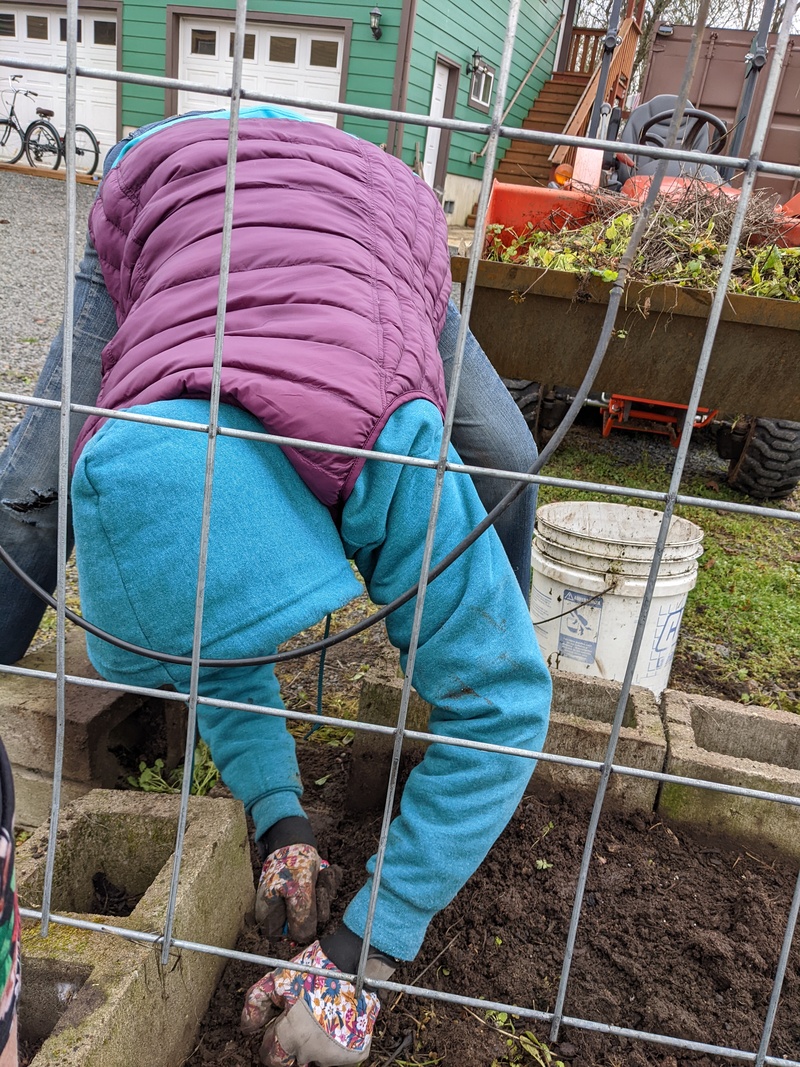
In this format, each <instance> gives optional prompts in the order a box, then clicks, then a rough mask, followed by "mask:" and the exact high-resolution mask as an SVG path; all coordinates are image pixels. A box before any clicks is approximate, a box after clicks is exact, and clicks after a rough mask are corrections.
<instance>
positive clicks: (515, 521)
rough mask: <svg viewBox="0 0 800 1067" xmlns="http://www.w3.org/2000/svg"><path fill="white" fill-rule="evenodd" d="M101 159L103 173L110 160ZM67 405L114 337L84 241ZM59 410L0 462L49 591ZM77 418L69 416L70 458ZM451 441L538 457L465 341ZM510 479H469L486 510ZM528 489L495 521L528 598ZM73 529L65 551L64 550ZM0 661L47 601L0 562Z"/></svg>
mask: <svg viewBox="0 0 800 1067" xmlns="http://www.w3.org/2000/svg"><path fill="white" fill-rule="evenodd" d="M115 154H116V153H115V150H114V149H112V151H111V152H110V153H109V156H108V158H107V160H106V169H107V168H108V166H109V165H110V163H111V161H112V160H113V159H114V158H115ZM73 306H74V332H73V359H72V402H73V403H75V404H94V403H95V402H96V400H97V394H98V391H99V389H100V373H101V353H102V351H103V348H104V347H105V345H106V344H107V343H108V342H109V341H110V340H111V338H112V337H113V336H114V334H115V333H116V331H117V320H116V315H115V313H114V307H113V304H112V302H111V298H110V297H109V295H108V291H107V290H106V287H105V283H104V281H103V275H102V273H101V270H100V264H99V261H98V257H97V253H96V251H95V249H94V247H93V245H92V243H91V241H90V240H89V239H88V238H87V241H86V249H85V251H84V256H83V260H82V262H81V264H80V268H79V270H78V274H77V277H76V280H75V294H74V305H73ZM459 321H460V313H459V311H458V309H457V308H456V306H455V304H454V303H453V302H452V301H451V302H450V305H449V307H448V311H447V320H446V323H445V328H444V330H443V332H442V336H441V338H440V341H439V352H440V354H441V357H442V362H443V364H444V373H445V382H446V384H447V385H448V387H449V383H450V375H451V372H452V363H453V357H454V355H455V345H456V338H457V335H458V326H459ZM62 358H63V331H59V333H58V335H57V336H56V338H55V340H54V341H53V343H52V345H51V346H50V352H49V354H48V357H47V360H46V362H45V365H44V369H43V370H42V373H41V375H40V377H39V381H38V383H37V386H36V393H35V395H36V396H38V397H43V398H47V399H51V400H60V398H61V365H62ZM59 418H60V416H59V412H58V410H57V409H55V408H39V407H29V408H28V409H27V411H26V413H25V416H24V418H23V419H22V422H20V423H19V425H18V426H17V427H16V428H15V429H14V431H13V432H12V434H11V437H10V439H9V442H8V445H7V447H6V449H5V451H4V452H3V454H2V455H1V456H0V545H2V546H3V548H5V549H6V551H7V552H8V553H9V554H10V555H11V556H12V557H13V559H14V560H16V562H17V563H18V564H19V565H20V566H21V567H22V569H23V570H24V571H25V572H26V573H27V574H29V575H30V576H31V578H33V579H34V581H35V582H37V583H38V584H39V585H40V586H42V587H43V588H44V589H46V590H47V591H48V592H52V591H53V590H54V589H55V585H56V573H57V569H56V568H57V560H56V555H57V553H56V545H57V519H58V492H57V489H58V441H59ZM84 418H85V416H83V415H73V417H72V419H71V423H70V455H71V453H72V448H73V445H74V443H75V438H76V437H77V435H78V432H79V431H80V427H81V425H82V424H83V422H84ZM453 445H454V446H455V448H456V451H457V452H458V453H459V455H460V456H461V458H462V460H463V462H464V463H467V464H471V465H475V466H482V467H494V468H497V469H499V470H511V471H527V470H528V469H529V468H530V467H531V465H532V464H533V462H534V460H535V458H536V448H535V445H534V443H533V438H532V437H531V434H530V431H529V430H528V427H527V425H526V423H525V420H524V419H523V417H522V415H521V414H520V412H519V410H518V409H517V407H516V405H515V404H514V402H513V400H512V399H511V397H510V395H509V393H508V390H507V389H506V388H505V386H504V385H503V383H502V382H501V381H500V379H499V377H498V376H497V373H496V372H495V370H494V368H493V367H492V365H491V364H490V363H489V360H488V359H487V358H486V355H485V354H484V352H483V350H482V349H481V347H480V345H479V344H478V342H477V341H476V340H475V338H474V337H473V335H472V334H471V333H469V334H468V336H467V344H466V350H465V353H464V364H463V368H462V372H461V382H460V386H459V394H458V406H457V408H456V415H455V422H454V425H453ZM512 484H513V483H512V482H510V481H507V480H505V479H496V478H491V477H488V476H482V477H479V478H475V486H476V488H477V490H478V495H479V496H480V499H481V502H482V503H483V505H484V507H485V508H486V510H487V511H489V510H490V509H491V508H492V507H493V506H494V505H495V504H496V503H497V502H498V501H499V500H500V499H501V498H502V497H503V496H504V495H505V494H506V492H508V490H509V489H510V488H511V485H512ZM535 507H536V489H535V487H534V486H531V487H529V488H528V489H527V490H525V492H524V493H523V494H522V496H520V497H519V499H518V500H516V501H515V502H514V504H513V505H512V507H510V508H509V509H508V510H507V511H506V512H505V513H504V514H503V515H502V517H501V518H500V519H499V520H498V522H497V524H496V528H497V532H498V534H499V536H500V540H501V542H502V543H503V547H504V548H505V550H506V554H507V555H508V558H509V560H510V561H511V565H512V567H513V569H514V574H515V575H516V578H517V581H518V582H519V584H520V587H521V588H522V591H523V595H524V596H525V599H526V600H527V599H528V591H529V587H530V554H531V540H532V538H533V521H534V511H535ZM72 545H73V535H72V527H71V524H70V528H69V531H68V550H69V551H71V550H72ZM0 605H2V611H1V612H0V663H15V662H16V661H17V660H19V659H21V658H22V657H23V656H24V655H25V653H26V651H27V649H28V645H29V644H30V642H31V640H32V638H33V635H34V634H35V633H36V630H37V628H38V626H39V623H40V622H41V618H42V615H43V613H44V609H45V605H44V604H43V602H42V601H41V600H39V598H38V597H37V596H36V595H35V594H34V593H32V592H30V590H29V589H28V588H27V587H26V586H24V585H23V584H22V582H20V581H19V579H18V578H16V577H15V575H13V574H12V573H11V571H10V570H9V569H8V568H7V567H6V566H5V565H3V564H2V562H0Z"/></svg>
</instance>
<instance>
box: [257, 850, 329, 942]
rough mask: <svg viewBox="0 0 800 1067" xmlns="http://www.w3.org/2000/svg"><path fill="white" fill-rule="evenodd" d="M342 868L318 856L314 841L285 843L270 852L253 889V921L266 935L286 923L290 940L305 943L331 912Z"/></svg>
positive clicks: (276, 934) (276, 933)
mask: <svg viewBox="0 0 800 1067" xmlns="http://www.w3.org/2000/svg"><path fill="white" fill-rule="evenodd" d="M340 878H341V872H340V871H339V868H338V867H331V866H330V864H329V863H327V861H326V860H321V859H320V857H319V853H318V852H317V850H316V849H315V848H314V846H313V845H286V846H285V847H284V848H278V849H276V850H275V851H274V852H271V853H270V854H269V855H268V856H267V858H266V860H265V861H264V866H263V867H262V868H261V877H260V878H259V880H258V889H257V890H256V922H257V923H258V924H259V926H260V927H261V928H262V929H263V930H264V932H265V933H266V935H267V937H269V938H271V939H273V940H274V939H275V938H278V937H281V936H282V935H283V933H284V931H285V930H286V927H287V926H288V934H289V937H290V938H291V939H292V941H297V942H299V943H300V944H306V943H307V942H309V941H312V940H313V939H314V938H315V937H316V936H317V924H321V925H324V924H325V923H326V922H327V921H328V919H330V915H331V901H332V900H333V898H334V896H335V895H336V890H337V889H338V888H339V880H340Z"/></svg>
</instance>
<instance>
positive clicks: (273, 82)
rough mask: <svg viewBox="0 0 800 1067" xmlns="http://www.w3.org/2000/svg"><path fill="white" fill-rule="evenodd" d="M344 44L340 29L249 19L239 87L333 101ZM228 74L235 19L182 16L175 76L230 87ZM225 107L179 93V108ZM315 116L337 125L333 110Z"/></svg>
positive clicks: (336, 95) (221, 102)
mask: <svg viewBox="0 0 800 1067" xmlns="http://www.w3.org/2000/svg"><path fill="white" fill-rule="evenodd" d="M343 48H344V33H339V32H336V31H330V30H317V29H309V28H308V27H298V26H279V25H276V24H272V23H270V24H269V25H265V24H263V23H262V24H258V23H255V24H251V23H248V24H247V27H246V32H245V47H244V68H243V75H242V86H243V88H244V89H245V90H247V89H250V90H251V91H253V92H259V93H274V94H275V95H279V96H297V97H305V98H307V99H314V100H331V101H337V100H338V99H339V87H340V83H341V76H342V51H343ZM232 75H233V20H232V19H231V20H212V19H198V18H184V19H182V20H181V32H180V70H179V74H178V76H179V77H180V78H182V79H185V80H187V81H193V82H200V83H201V84H204V85H220V86H222V85H227V86H230V84H231V79H232ZM224 106H225V101H224V100H222V99H221V98H219V97H211V96H207V95H206V94H205V93H190V92H179V93H178V110H179V111H181V112H182V111H191V110H195V109H208V108H211V107H224ZM298 110H301V109H298ZM306 113H307V114H312V113H311V112H306ZM313 117H314V118H316V119H318V120H319V121H321V122H327V123H329V124H330V125H332V126H335V125H336V114H335V113H334V112H322V111H319V112H315V113H313Z"/></svg>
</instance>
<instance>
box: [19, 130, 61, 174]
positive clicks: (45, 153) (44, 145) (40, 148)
mask: <svg viewBox="0 0 800 1067" xmlns="http://www.w3.org/2000/svg"><path fill="white" fill-rule="evenodd" d="M25 155H26V156H27V157H28V162H29V163H30V165H31V166H32V167H44V168H45V169H46V170H58V165H59V163H60V162H61V138H60V137H59V136H58V131H57V130H56V128H55V126H53V125H52V123H50V122H47V121H45V120H44V119H42V120H41V121H39V122H32V123H31V124H30V126H29V127H28V128H27V130H26V131H25Z"/></svg>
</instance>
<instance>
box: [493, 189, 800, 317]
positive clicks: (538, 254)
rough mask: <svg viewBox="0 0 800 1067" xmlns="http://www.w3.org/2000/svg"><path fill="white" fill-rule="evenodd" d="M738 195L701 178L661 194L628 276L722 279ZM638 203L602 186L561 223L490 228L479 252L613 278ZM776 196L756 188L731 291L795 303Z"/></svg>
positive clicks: (799, 277) (704, 284) (668, 280)
mask: <svg viewBox="0 0 800 1067" xmlns="http://www.w3.org/2000/svg"><path fill="white" fill-rule="evenodd" d="M737 205H738V200H737V199H736V198H734V197H731V196H730V195H728V194H726V193H725V192H724V190H722V189H716V188H714V187H713V186H712V187H709V186H708V185H707V184H706V183H705V182H699V181H698V182H687V183H686V185H685V186H683V187H681V189H680V190H679V191H675V190H670V191H669V192H667V193H662V194H660V195H659V196H658V197H657V199H656V202H655V205H654V209H653V213H652V215H651V217H650V221H649V224H648V226H647V229H646V231H645V234H644V237H643V239H642V241H641V242H640V244H639V247H638V249H637V252H636V256H635V258H634V262H633V265H632V268H631V270H630V272H629V278H630V280H631V281H637V282H642V283H645V284H664V285H679V286H691V287H692V288H695V289H705V290H708V291H713V290H714V289H715V288H716V286H717V282H718V280H719V275H720V269H721V267H722V258H723V256H724V254H725V251H726V249H727V246H728V241H729V238H730V233H731V226H732V224H733V218H734V214H735V212H736V208H737ZM637 211H638V206H637V205H636V204H632V203H631V201H629V200H626V199H624V198H622V197H619V196H611V195H610V194H608V193H604V192H602V191H600V192H597V193H595V194H594V197H593V204H592V206H591V209H590V212H589V215H588V218H589V219H590V221H589V222H588V223H586V225H584V226H580V227H579V228H577V229H562V228H561V224H562V223H563V221H564V220H563V219H558V218H556V217H555V216H554V217H553V218H550V219H548V220H545V222H544V223H542V224H540V226H539V227H536V228H535V227H534V226H532V225H531V224H530V223H528V225H527V226H526V227H525V229H524V230H522V231H521V232H519V233H517V232H516V231H514V230H512V229H510V228H508V227H504V226H501V225H491V226H489V227H487V239H486V249H485V252H484V258H486V259H490V260H496V261H500V262H504V263H516V264H518V265H521V266H530V267H540V268H544V269H546V270H562V271H570V272H572V273H577V274H582V275H597V276H599V277H600V278H602V279H603V280H604V281H608V282H611V281H614V280H615V279H616V277H617V271H618V267H619V262H620V260H621V258H622V256H623V254H624V252H625V250H626V248H627V246H628V242H629V240H630V237H631V233H632V231H633V227H634V224H635V222H636V216H637ZM782 219H783V226H782V224H781V222H782ZM785 224H786V219H785V216H784V217H782V216H781V215H780V214H779V213H777V212H776V211H775V197H774V196H772V195H769V194H766V193H764V192H762V191H760V190H756V191H755V192H754V193H753V194H752V196H751V198H750V201H749V203H748V205H747V211H746V213H745V220H744V226H743V228H742V233H741V236H740V240H739V246H738V248H737V253H736V259H735V260H734V267H733V273H732V275H731V279H730V283H729V286H728V291H729V292H732V293H744V294H747V295H749V296H768V297H777V298H779V299H783V300H794V301H800V248H787V247H786V246H785V243H784V242H783V239H782V236H781V234H782V230H783V227H784V226H785Z"/></svg>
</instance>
